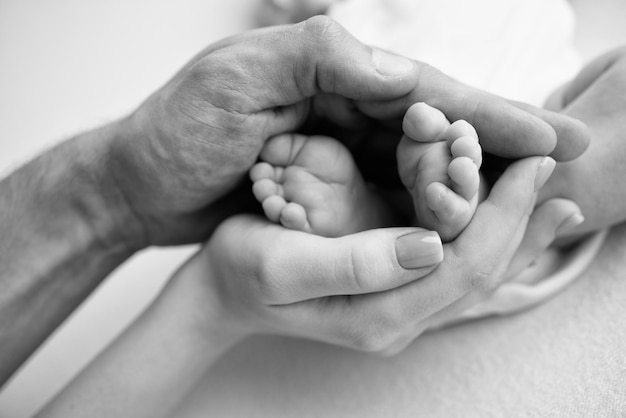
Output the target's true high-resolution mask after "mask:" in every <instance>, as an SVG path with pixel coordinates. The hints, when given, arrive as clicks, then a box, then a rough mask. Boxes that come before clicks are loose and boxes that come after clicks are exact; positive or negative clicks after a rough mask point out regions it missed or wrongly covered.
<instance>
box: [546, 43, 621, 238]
mask: <svg viewBox="0 0 626 418" xmlns="http://www.w3.org/2000/svg"><path fill="white" fill-rule="evenodd" d="M548 106H549V107H550V108H551V109H553V110H556V111H562V112H563V113H565V114H567V115H571V116H573V117H576V118H580V119H581V120H584V121H585V123H586V124H587V126H588V127H589V130H590V132H591V135H592V142H591V145H590V147H589V149H588V150H587V152H585V153H584V154H583V155H582V156H581V157H580V158H578V159H576V160H574V161H571V162H567V163H559V164H557V167H556V170H555V172H554V175H553V177H552V178H551V179H550V181H549V182H548V183H547V184H546V187H545V188H544V189H543V190H542V191H541V193H540V197H539V198H540V200H544V199H547V198H552V197H555V196H558V197H563V198H566V199H571V200H574V201H575V202H577V203H578V204H579V206H580V208H581V210H582V212H583V214H584V215H585V222H584V223H583V224H582V225H580V227H579V228H578V229H577V230H576V231H574V232H576V233H585V232H589V231H593V230H597V229H600V228H604V227H608V226H612V225H615V224H618V223H620V222H622V221H624V220H626V188H625V187H624V178H626V166H625V165H624V161H625V159H626V145H625V144H626V133H625V132H624V112H626V48H623V47H622V48H618V49H615V50H613V51H611V52H608V53H607V54H605V55H603V56H601V57H599V58H597V59H596V60H594V61H592V62H591V63H590V64H589V65H588V66H586V67H585V68H584V69H583V70H582V71H581V72H580V74H579V75H578V76H577V77H576V78H575V79H574V80H573V81H572V82H571V83H569V84H568V85H566V86H564V87H563V88H561V89H560V90H559V91H557V92H556V93H555V94H554V96H553V97H552V98H551V99H550V100H549V101H548Z"/></svg>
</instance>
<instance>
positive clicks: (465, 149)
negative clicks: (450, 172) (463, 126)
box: [450, 135, 483, 168]
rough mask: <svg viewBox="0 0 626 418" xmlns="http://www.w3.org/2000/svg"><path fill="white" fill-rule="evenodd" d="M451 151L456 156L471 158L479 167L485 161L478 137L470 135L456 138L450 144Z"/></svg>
mask: <svg viewBox="0 0 626 418" xmlns="http://www.w3.org/2000/svg"><path fill="white" fill-rule="evenodd" d="M450 153H451V154H452V157H454V158H458V157H467V158H469V159H471V160H472V161H473V162H474V164H476V167H478V168H480V166H481V165H482V163H483V153H482V148H481V147H480V144H479V143H478V141H477V140H476V138H474V137H473V136H470V135H466V136H462V137H460V138H458V139H457V140H455V141H454V142H453V143H452V145H451V146H450Z"/></svg>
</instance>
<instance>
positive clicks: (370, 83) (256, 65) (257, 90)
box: [212, 16, 418, 112]
mask: <svg viewBox="0 0 626 418" xmlns="http://www.w3.org/2000/svg"><path fill="white" fill-rule="evenodd" d="M212 55H213V57H214V58H215V57H219V56H221V55H228V60H227V62H228V66H229V67H231V68H232V69H231V71H230V73H231V74H232V75H233V76H234V77H235V79H234V80H233V79H232V78H231V79H230V81H229V85H232V86H234V88H239V87H244V88H245V91H242V93H244V94H246V95H247V96H248V97H251V98H254V99H255V100H256V103H257V104H259V105H260V106H259V107H258V108H257V109H241V110H245V111H246V112H248V111H251V110H256V111H260V110H262V109H273V108H274V107H276V106H287V105H291V104H294V103H297V102H299V101H301V100H304V99H306V98H309V97H312V96H314V95H315V94H317V93H329V94H338V95H341V96H343V97H345V98H348V99H360V100H363V99H366V100H384V99H391V98H394V97H397V96H399V95H404V94H407V93H408V92H409V91H411V89H412V88H413V87H414V85H415V83H416V80H417V77H418V74H417V71H416V68H415V65H414V63H413V61H412V60H410V59H407V58H404V57H400V56H397V55H394V54H391V53H388V52H385V51H381V50H378V49H373V48H371V47H369V46H366V45H364V44H363V43H361V42H360V41H358V40H357V39H356V38H355V37H354V36H352V35H351V34H350V33H348V32H347V31H346V30H345V29H344V28H343V27H342V26H341V25H339V24H338V23H336V22H335V21H333V20H332V19H330V18H328V17H325V16H316V17H313V18H311V19H308V20H306V21H304V22H301V23H298V24H296V25H286V26H279V27H275V28H273V29H272V30H263V31H257V32H252V33H251V34H250V36H249V37H247V38H239V41H238V42H235V43H233V44H231V45H229V46H228V47H227V48H223V49H220V50H217V51H214V52H213V53H212ZM224 58H226V57H224ZM213 61H216V60H215V59H213ZM238 72H241V73H242V74H238ZM241 75H243V76H244V78H243V79H241V78H242V77H241ZM239 79H241V81H242V82H245V85H243V86H238V85H237V84H236V82H237V80H239Z"/></svg>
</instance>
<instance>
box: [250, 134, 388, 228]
mask: <svg viewBox="0 0 626 418" xmlns="http://www.w3.org/2000/svg"><path fill="white" fill-rule="evenodd" d="M260 159H261V162H259V163H258V164H256V165H254V166H253V167H252V169H251V170H250V178H251V179H252V181H253V183H254V184H253V186H252V191H253V193H254V196H255V197H256V199H257V200H258V201H259V202H261V204H262V206H263V211H264V212H265V215H266V216H267V217H268V218H269V219H270V220H271V221H274V222H280V223H281V224H282V225H283V226H285V227H287V228H290V229H296V230H300V231H305V232H311V233H315V234H318V235H323V236H329V237H336V236H341V235H345V234H351V233H354V232H358V231H362V230H365V229H370V228H376V227H380V226H386V225H383V224H384V223H387V222H388V220H387V217H388V216H389V210H388V209H386V208H385V205H384V204H383V202H382V201H381V200H380V199H379V198H378V197H377V196H375V195H374V193H373V192H371V191H370V190H369V189H368V188H367V186H366V184H365V182H364V180H363V178H362V177H361V174H360V172H359V170H358V169H357V167H356V165H355V163H354V160H353V159H352V155H351V154H350V152H349V151H348V150H347V149H346V148H345V147H344V146H343V145H342V144H341V143H340V142H339V141H337V140H335V139H333V138H329V137H325V136H305V135H299V134H285V135H279V136H276V137H273V138H271V139H270V140H269V141H268V142H267V143H266V144H265V146H264V148H263V150H262V151H261V154H260Z"/></svg>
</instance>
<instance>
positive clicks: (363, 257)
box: [348, 247, 376, 293]
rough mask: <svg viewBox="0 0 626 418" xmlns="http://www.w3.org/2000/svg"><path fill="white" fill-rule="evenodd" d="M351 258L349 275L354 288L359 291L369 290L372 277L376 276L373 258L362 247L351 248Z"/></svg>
mask: <svg viewBox="0 0 626 418" xmlns="http://www.w3.org/2000/svg"><path fill="white" fill-rule="evenodd" d="M349 260H350V264H349V266H348V276H349V278H350V283H352V284H353V287H354V290H355V291H356V292H359V293H365V292H368V291H369V290H370V289H371V286H372V278H373V277H376V273H375V272H374V271H373V270H374V269H373V268H372V262H371V261H372V260H371V259H370V258H369V257H368V254H366V252H365V251H364V250H363V249H362V248H360V247H357V248H351V250H350V258H349Z"/></svg>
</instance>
